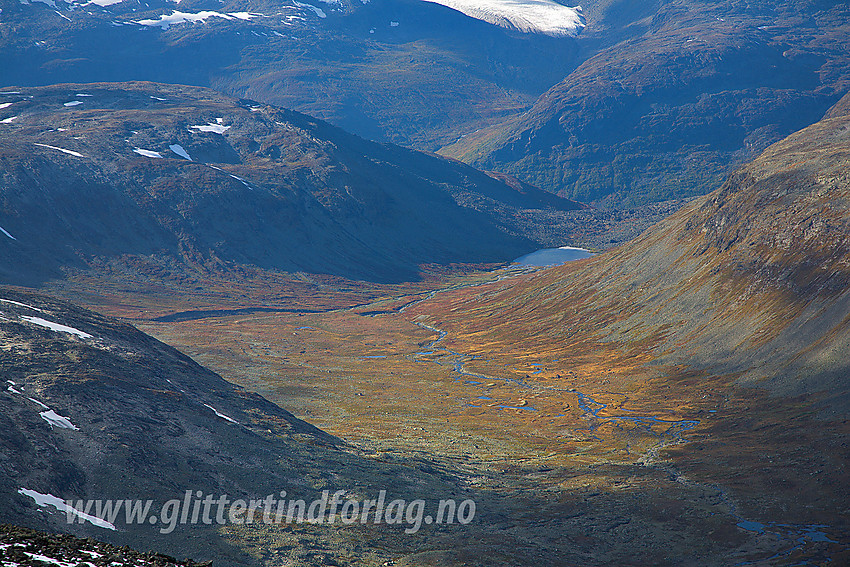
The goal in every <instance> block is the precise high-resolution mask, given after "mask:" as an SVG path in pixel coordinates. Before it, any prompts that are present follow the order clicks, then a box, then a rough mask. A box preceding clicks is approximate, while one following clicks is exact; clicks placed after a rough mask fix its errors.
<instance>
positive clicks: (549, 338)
mask: <svg viewBox="0 0 850 567" xmlns="http://www.w3.org/2000/svg"><path fill="white" fill-rule="evenodd" d="M848 100H850V96H848V97H845V98H844V99H843V100H842V101H841V102H840V103H839V104H837V105H836V106H835V107H834V108H833V110H832V111H831V112H830V113H829V114H828V115H827V117H826V118H824V119H823V120H821V121H820V122H818V123H816V124H814V125H813V126H810V127H808V128H806V129H804V130H801V131H800V132H797V133H795V134H793V135H791V136H789V137H788V138H786V139H785V140H783V141H782V142H780V143H777V144H775V145H773V146H771V147H770V148H768V149H767V150H766V151H765V152H764V153H763V154H762V155H761V156H760V157H759V158H758V159H756V160H755V161H754V162H752V163H751V164H749V165H747V166H746V167H744V168H742V169H740V170H739V171H738V172H736V173H735V174H734V175H732V176H731V177H730V178H729V179H728V180H727V182H726V183H725V184H724V185H723V187H722V188H721V189H719V190H717V191H715V192H714V193H711V194H709V195H708V196H706V197H702V198H700V199H697V200H695V201H694V202H693V203H692V204H690V205H688V206H687V207H685V208H684V209H682V210H681V211H679V212H677V213H676V214H674V215H673V216H671V217H670V218H668V219H666V220H664V221H663V222H661V223H659V224H658V225H656V226H654V227H653V228H652V229H650V230H648V231H647V232H646V233H644V234H643V235H641V236H640V237H639V238H637V239H636V240H634V241H632V242H630V243H628V244H627V245H624V246H621V247H619V248H616V249H614V250H612V251H609V252H608V253H606V254H603V255H600V256H598V257H596V258H594V259H592V260H589V261H584V262H580V263H576V264H574V265H569V266H564V267H561V268H554V269H550V270H546V271H545V272H541V273H539V274H537V275H535V276H534V277H531V278H529V279H527V280H525V281H522V282H520V283H518V284H517V285H515V286H512V287H511V288H510V289H508V290H506V291H504V292H502V293H500V294H498V295H495V296H494V297H492V298H491V299H490V300H488V301H486V302H483V303H480V304H479V305H470V306H469V310H468V311H467V312H466V314H465V316H467V317H470V320H469V322H468V323H463V326H464V327H465V328H468V329H475V328H478V330H477V331H475V333H476V336H478V337H479V339H480V340H482V341H484V342H487V341H489V340H493V341H497V342H502V341H504V340H505V337H517V336H520V337H523V339H522V341H521V346H519V347H516V348H522V349H529V350H539V349H543V350H546V351H553V350H557V345H558V343H559V342H560V341H569V340H570V337H578V336H581V337H583V338H584V339H588V340H598V341H602V342H606V343H610V344H613V345H620V347H621V348H623V349H626V350H627V351H629V352H634V353H635V354H636V355H637V354H638V353H641V355H649V356H651V358H652V359H653V360H656V361H660V362H664V363H668V364H688V365H691V366H693V367H695V368H701V369H707V370H709V371H710V372H712V373H716V374H723V375H732V376H735V377H737V379H738V381H739V382H742V383H747V384H752V385H757V386H759V387H764V388H768V389H770V390H772V391H775V392H778V393H782V394H786V395H809V396H814V397H815V398H817V397H826V398H828V399H830V400H831V401H832V402H833V405H832V406H831V407H833V408H834V411H838V412H840V413H842V414H845V415H846V414H847V412H848V411H850V385H848V384H847V383H846V376H847V373H848V371H850V368H848V365H847V360H846V358H845V357H844V356H842V355H841V353H843V352H845V351H846V349H847V348H848V346H850V325H848V320H850V291H848V290H850V269H848V266H850V236H848V235H850V184H848V177H847V169H848V165H850V114H848V112H847V110H848ZM494 312H497V313H498V315H497V316H494V315H493V313H494ZM488 314H489V315H488ZM452 318H454V317H452ZM462 320H463V319H462V318H459V319H458V321H462ZM485 322H486V326H481V325H482V324H483V323H485ZM531 329H533V332H531ZM512 350H516V349H515V348H514V349H512Z"/></svg>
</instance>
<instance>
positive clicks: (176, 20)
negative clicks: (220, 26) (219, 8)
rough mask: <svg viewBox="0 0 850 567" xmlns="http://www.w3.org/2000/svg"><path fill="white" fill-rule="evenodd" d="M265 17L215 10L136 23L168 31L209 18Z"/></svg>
mask: <svg viewBox="0 0 850 567" xmlns="http://www.w3.org/2000/svg"><path fill="white" fill-rule="evenodd" d="M260 16H263V14H254V13H251V12H232V13H229V14H222V13H221V12H216V11H214V10H203V11H201V12H195V13H192V12H180V11H177V10H174V11H172V12H171V14H169V15H167V16H166V15H164V14H163V15H162V16H160V17H159V18H157V19H156V20H139V21H138V22H136V23H137V24H141V25H143V26H149V27H159V28H162V29H164V30H167V29H168V28H170V27H171V26H175V25H177V24H183V23H186V22H192V23H197V22H203V21H206V20H207V19H209V18H223V19H225V20H250V19H251V18H257V17H260Z"/></svg>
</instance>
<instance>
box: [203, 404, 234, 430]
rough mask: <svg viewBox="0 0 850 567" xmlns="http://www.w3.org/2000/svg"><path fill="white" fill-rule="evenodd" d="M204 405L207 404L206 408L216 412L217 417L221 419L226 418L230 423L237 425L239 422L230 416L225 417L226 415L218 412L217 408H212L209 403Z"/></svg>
mask: <svg viewBox="0 0 850 567" xmlns="http://www.w3.org/2000/svg"><path fill="white" fill-rule="evenodd" d="M204 405H205V406H207V407H208V408H210V409H211V410H213V412H215V414H216V415H217V416H218V417H220V418H221V419H226V420H227V421H229V422H230V423H235V424H236V425H239V422H238V421H236V420H235V419H232V418H230V417H227V416H226V415H224V414H223V413H221V412H219V411H218V410H217V409H215V408H214V407H212V406H211V405H209V404H204Z"/></svg>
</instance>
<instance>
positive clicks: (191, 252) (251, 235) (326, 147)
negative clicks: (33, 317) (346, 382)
mask: <svg viewBox="0 0 850 567" xmlns="http://www.w3.org/2000/svg"><path fill="white" fill-rule="evenodd" d="M0 97H2V99H3V103H2V104H0V107H2V108H0V116H2V122H3V123H2V124H0V140H1V141H2V150H0V169H2V171H3V174H2V179H0V199H2V202H3V211H2V213H0V227H2V228H3V230H4V231H5V232H4V233H3V234H0V237H2V239H3V240H2V245H0V258H2V268H0V277H2V279H3V280H4V281H5V282H7V283H34V282H39V281H42V280H43V279H45V278H49V277H57V276H60V275H61V272H60V269H61V268H63V267H78V268H86V267H88V266H91V265H92V263H96V262H97V261H110V260H111V259H115V258H117V257H123V260H122V261H123V262H124V264H125V265H126V264H129V265H130V267H129V268H127V269H129V270H131V271H132V270H135V269H137V267H138V266H137V265H138V264H139V263H148V264H151V265H154V266H155V269H153V271H158V272H159V277H164V278H169V277H174V274H177V273H180V272H181V270H182V271H183V272H185V271H186V270H187V269H188V270H192V269H201V270H203V269H209V270H212V271H219V272H220V271H226V270H228V269H233V267H234V266H239V265H241V266H245V265H250V266H253V267H254V268H261V269H265V270H273V271H289V272H294V271H298V270H304V271H310V272H318V273H325V274H335V275H341V276H346V277H349V278H356V279H371V280H373V281H374V280H378V281H387V280H398V279H401V278H415V277H416V275H417V272H418V266H419V265H420V264H423V263H429V262H437V263H450V262H486V261H507V260H511V259H512V258H514V257H516V256H518V255H520V254H522V253H524V252H528V251H529V250H532V249H534V248H535V247H536V245H535V244H534V243H532V242H531V241H529V240H527V239H525V238H523V237H521V236H519V235H517V234H516V233H514V234H513V235H511V234H507V233H506V232H507V231H506V230H503V229H502V228H501V227H500V226H499V224H498V222H497V221H496V220H495V219H494V218H492V217H491V216H488V215H487V214H485V213H480V212H478V211H476V210H475V209H474V208H471V207H473V206H476V205H475V202H478V201H481V202H490V203H497V204H498V205H499V206H501V207H505V206H507V207H508V208H543V209H553V210H558V209H563V210H570V209H577V208H581V205H579V204H577V203H574V202H571V201H567V200H564V199H559V198H557V197H554V196H552V195H551V194H548V193H545V192H543V191H540V190H538V189H535V188H533V187H530V186H528V185H523V184H519V183H514V184H513V185H509V184H508V183H507V182H506V181H504V180H499V179H496V178H494V177H490V176H488V175H485V174H483V173H481V172H479V171H476V170H474V169H472V168H470V167H468V166H466V165H463V164H461V163H459V162H453V161H450V160H447V159H445V158H440V157H436V156H429V155H425V154H422V153H419V152H415V151H410V150H404V149H402V148H399V147H395V146H390V145H386V146H385V145H379V144H375V143H370V142H366V141H364V140H362V139H360V138H357V137H355V136H352V135H349V134H346V133H344V132H342V131H341V130H338V129H336V128H334V127H332V126H330V125H328V124H326V123H323V122H320V121H316V120H314V119H311V118H309V117H307V116H304V115H301V114H298V113H295V112H290V111H286V110H282V109H277V108H274V107H265V106H259V105H257V104H256V103H251V102H250V101H240V100H235V99H231V98H229V97H225V96H223V95H219V94H216V93H214V92H212V91H209V90H203V89H193V88H189V87H175V86H164V85H155V84H148V83H133V84H92V85H60V86H54V87H44V88H38V89H23V90H20V89H19V90H17V91H14V90H10V89H6V90H5V91H3V92H2V93H0ZM470 201H473V203H472V204H471V206H470V207H463V206H461V205H459V204H458V202H470ZM482 210H483V209H482ZM134 263H135V264H136V265H134ZM187 266H188V268H187ZM154 277H156V276H154Z"/></svg>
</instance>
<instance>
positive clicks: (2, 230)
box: [0, 226, 17, 240]
mask: <svg viewBox="0 0 850 567" xmlns="http://www.w3.org/2000/svg"><path fill="white" fill-rule="evenodd" d="M0 232H2V233H3V234H5V235H6V236H8V237H9V238H11V239H12V240H17V238H15V237H14V236H12V235H11V234H9V232H8V231H7V230H6V229H5V228H3V227H2V226H0Z"/></svg>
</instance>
